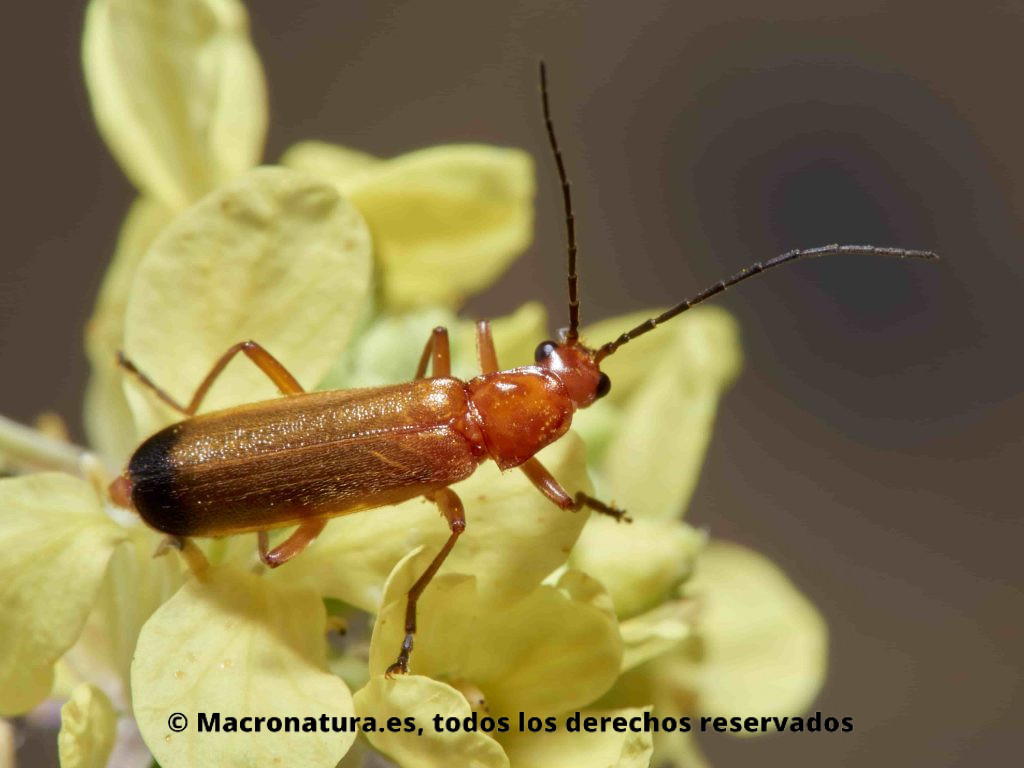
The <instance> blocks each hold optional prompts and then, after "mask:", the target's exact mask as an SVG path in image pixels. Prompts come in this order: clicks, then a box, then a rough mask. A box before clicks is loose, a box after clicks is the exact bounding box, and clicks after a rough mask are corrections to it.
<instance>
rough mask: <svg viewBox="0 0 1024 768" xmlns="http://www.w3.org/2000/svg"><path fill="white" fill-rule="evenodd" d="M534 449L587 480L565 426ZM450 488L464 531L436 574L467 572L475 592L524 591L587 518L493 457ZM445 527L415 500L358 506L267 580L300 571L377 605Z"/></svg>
mask: <svg viewBox="0 0 1024 768" xmlns="http://www.w3.org/2000/svg"><path fill="white" fill-rule="evenodd" d="M539 457H540V459H541V460H542V461H543V462H544V463H545V465H546V466H547V467H548V468H549V469H550V470H551V471H552V473H553V474H554V475H555V477H557V478H558V479H559V480H560V481H561V482H562V483H563V484H564V485H565V487H566V488H568V489H569V490H570V492H575V491H577V490H587V488H588V487H589V481H588V480H587V476H586V465H585V463H584V455H583V445H582V444H581V443H580V441H579V439H578V438H577V437H576V436H575V435H573V434H572V433H571V432H570V433H569V434H567V435H566V436H565V437H563V438H562V439H561V440H559V441H558V442H556V443H555V444H554V445H552V446H550V447H548V448H546V449H545V450H544V451H542V452H541V453H540V454H539ZM452 489H453V490H454V491H455V492H456V493H457V494H458V495H459V497H460V498H461V499H462V501H463V503H464V504H465V508H466V532H465V533H464V534H463V535H462V536H461V537H460V539H459V541H458V543H457V544H456V546H455V548H454V550H453V551H452V554H451V556H450V557H449V558H448V560H447V562H446V564H445V566H444V569H443V570H442V573H445V572H462V573H472V574H475V575H476V578H477V584H478V587H479V590H480V592H481V594H485V595H488V596H489V597H490V598H491V599H493V600H499V601H501V600H508V599H512V598H514V597H518V596H522V595H524V594H526V593H528V592H530V591H531V590H532V589H533V588H534V587H535V586H536V585H537V584H538V583H539V582H540V581H541V580H542V579H544V578H545V577H546V576H547V575H548V574H550V573H551V572H552V571H554V570H555V569H556V568H558V567H559V566H560V565H562V564H563V563H564V562H565V560H566V558H567V557H568V555H569V552H570V550H571V549H572V546H573V544H574V543H575V541H576V538H577V537H578V536H579V533H580V530H581V529H582V527H583V525H584V523H585V522H586V520H587V512H585V511H584V512H575V513H574V512H567V511H565V510H562V509H559V508H558V507H556V506H555V505H554V504H553V503H551V502H550V501H549V500H548V499H547V498H546V497H545V496H543V495H542V494H541V493H540V491H538V490H537V489H536V488H535V487H534V486H533V485H532V484H531V483H530V482H529V481H528V480H527V479H526V477H525V475H523V474H522V473H521V472H517V471H510V472H506V473H504V474H502V473H501V472H499V471H498V469H497V467H495V466H494V464H493V463H491V462H488V463H486V464H484V465H483V466H481V467H480V468H478V469H477V470H476V473H475V474H473V475H472V477H470V478H469V479H468V480H466V481H464V482H462V483H459V484H457V485H455V486H453V487H452ZM448 535H449V530H448V526H447V525H446V524H445V521H444V519H443V518H442V517H441V516H440V515H439V513H438V510H437V507H436V506H435V505H434V504H432V503H430V502H427V501H425V500H423V499H415V500H413V501H409V502H406V503H404V504H399V505H398V506H393V507H384V508H381V509H373V510H368V511H366V512H359V513H356V514H354V515H347V516H344V517H339V518H336V519H334V520H332V521H331V522H330V523H328V525H327V528H326V529H325V530H324V532H323V533H322V534H321V535H320V537H319V539H317V541H316V542H315V543H314V544H312V545H311V546H310V547H309V548H308V549H307V550H306V551H305V552H303V553H302V555H300V556H299V557H296V558H295V559H294V560H292V561H291V562H289V563H288V565H287V566H285V567H283V568H280V569H278V570H277V571H275V572H274V574H273V578H282V579H297V580H298V579H301V580H304V581H306V582H308V583H311V584H313V585H314V586H315V587H316V589H317V590H318V591H319V592H321V593H322V594H324V595H327V596H330V597H336V598H339V599H341V600H344V601H345V602H347V603H350V604H351V605H354V606H357V607H359V608H362V609H364V610H366V611H370V612H376V611H377V610H379V608H380V604H381V598H382V592H383V587H384V582H385V580H386V579H387V577H388V574H389V573H390V572H391V570H392V569H393V568H394V566H395V564H396V563H397V562H398V561H399V560H400V559H401V558H402V557H404V556H405V555H407V554H408V553H409V552H411V551H412V550H413V549H415V548H416V547H418V546H420V545H423V546H424V547H425V549H426V550H427V551H428V552H430V553H431V554H433V553H436V552H438V551H439V550H440V549H441V546H442V545H443V544H444V542H445V540H446V539H447V538H448Z"/></svg>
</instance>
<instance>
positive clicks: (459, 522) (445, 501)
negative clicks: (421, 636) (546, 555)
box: [384, 488, 466, 677]
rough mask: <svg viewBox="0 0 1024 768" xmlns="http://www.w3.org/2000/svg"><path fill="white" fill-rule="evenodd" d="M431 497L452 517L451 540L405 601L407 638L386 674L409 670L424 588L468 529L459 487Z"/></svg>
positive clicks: (445, 513) (449, 526) (428, 496)
mask: <svg viewBox="0 0 1024 768" xmlns="http://www.w3.org/2000/svg"><path fill="white" fill-rule="evenodd" d="M427 498H428V499H430V500H431V501H433V502H434V503H435V504H437V506H438V507H439V508H440V509H441V514H443V515H444V516H445V519H446V520H447V521H448V528H449V529H450V530H451V532H452V533H451V536H449V537H448V541H446V542H445V544H444V546H443V547H441V551H440V552H438V553H437V556H436V557H434V559H433V560H431V562H430V565H428V566H427V570H425V571H424V572H423V575H422V576H420V577H419V578H418V579H416V583H415V584H413V585H412V588H411V589H410V590H409V594H408V597H407V602H406V604H405V638H404V639H403V640H402V648H401V650H400V651H399V653H398V659H397V660H396V661H395V663H394V664H392V665H391V666H390V667H388V669H387V672H385V673H384V674H385V676H386V677H391V676H393V675H395V674H400V675H404V674H406V673H407V672H408V671H409V654H411V653H412V643H413V637H414V636H415V634H416V603H417V602H418V601H419V599H420V595H422V594H423V590H425V589H426V588H427V585H428V584H429V583H430V580H431V579H433V578H434V576H435V575H436V574H437V570H438V569H439V568H440V567H441V564H442V563H443V562H444V561H445V558H447V557H448V555H449V554H450V553H451V551H452V547H454V546H455V542H456V541H458V538H459V536H461V535H462V532H463V531H464V530H466V514H465V510H464V509H463V507H462V500H461V499H460V498H459V497H458V496H457V495H456V494H455V491H453V490H452V489H451V488H442V489H441V490H439V491H434V492H433V493H431V494H428V495H427Z"/></svg>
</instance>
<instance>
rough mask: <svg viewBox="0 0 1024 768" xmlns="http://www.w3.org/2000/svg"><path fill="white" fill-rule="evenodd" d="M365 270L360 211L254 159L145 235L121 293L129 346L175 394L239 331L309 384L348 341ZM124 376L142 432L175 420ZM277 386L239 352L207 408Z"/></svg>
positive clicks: (364, 297) (364, 295)
mask: <svg viewBox="0 0 1024 768" xmlns="http://www.w3.org/2000/svg"><path fill="white" fill-rule="evenodd" d="M369 280H370V242H369V234H368V232H367V229H366V225H365V223H364V222H363V220H362V217H361V216H360V215H359V213H358V212H357V211H356V210H355V209H354V208H353V207H352V206H351V205H349V204H348V203H347V202H345V201H344V200H343V199H342V198H341V197H339V196H338V193H337V192H336V191H335V190H334V188H333V187H330V186H327V185H325V184H323V183H321V182H318V181H316V180H314V179H312V178H311V177H309V176H305V175H303V174H299V173H296V172H295V171H289V170H286V169H283V168H258V169H256V170H253V171H250V172H248V173H246V174H244V175H242V176H240V177H239V178H238V179H236V180H234V181H232V182H231V183H230V184H228V185H227V186H225V187H224V188H222V189H220V190H218V191H217V192H215V193H213V194H211V195H209V196H208V197H206V198H205V199H204V200H202V201H200V202H199V203H197V204H196V205H194V206H193V207H192V208H190V209H189V210H188V211H186V212H184V213H183V214H181V215H180V216H179V217H178V218H177V219H175V220H174V221H173V222H172V223H171V224H170V225H169V226H168V227H166V228H165V229H164V230H163V232H161V234H160V235H159V237H157V239H156V240H155V241H154V242H153V245H152V246H151V247H150V249H149V250H148V251H147V252H146V254H145V256H144V257H143V259H142V262H141V263H140V264H139V267H138V270H137V272H136V276H135V282H134V284H133V286H132V291H131V296H130V297H129V300H128V308H127V312H126V324H125V350H126V352H127V354H128V356H129V357H130V358H131V359H132V360H133V361H134V362H135V363H136V364H137V365H138V366H139V368H140V369H141V370H142V371H144V372H145V373H146V374H147V375H148V376H150V378H151V379H152V380H153V381H155V382H156V383H157V384H158V385H159V386H161V387H162V388H163V389H165V390H166V391H168V392H169V393H170V394H171V395H172V396H173V397H175V398H177V400H178V401H179V402H188V401H189V399H190V398H191V397H192V394H193V393H194V392H195V390H196V388H197V387H198V386H199V384H200V382H201V381H202V380H203V378H204V377H205V376H206V374H207V373H208V372H209V371H210V369H211V367H212V366H213V364H214V362H215V361H216V360H217V359H218V358H219V357H220V356H221V355H222V354H223V353H224V352H226V351H227V349H228V348H229V347H230V346H231V345H233V344H235V343H237V342H239V341H245V340H246V339H255V340H256V341H258V342H259V343H260V344H262V345H263V346H264V347H265V348H267V350H268V351H270V353H271V354H273V355H274V356H275V357H277V358H278V359H279V360H280V361H281V362H282V363H283V364H284V366H285V367H286V368H288V370H290V371H291V372H292V374H293V375H294V376H295V377H296V379H298V380H299V382H300V383H302V384H303V385H305V386H307V387H308V388H312V387H313V386H314V385H315V384H316V383H317V382H318V381H319V380H320V378H321V377H322V376H323V375H324V374H325V373H326V372H327V370H328V369H329V368H330V366H331V365H332V364H333V362H334V361H335V360H336V359H337V357H338V356H339V354H340V352H341V350H342V349H343V348H344V347H345V345H346V343H347V341H348V338H349V335H350V333H351V332H352V330H353V328H354V327H355V324H356V322H357V321H358V320H359V318H360V315H361V314H362V312H363V311H364V309H365V307H366V304H367V301H368V293H369ZM126 381H127V382H128V400H129V403H130V404H131V407H132V410H133V412H134V414H135V417H136V423H137V424H138V427H139V430H140V432H141V433H142V434H148V433H150V432H152V431H154V430H155V429H157V428H159V427H161V426H163V425H164V424H166V423H168V422H169V421H170V420H172V419H174V418H180V416H178V415H176V414H174V413H173V412H169V409H167V408H166V406H163V405H162V404H161V403H158V402H157V401H156V399H155V398H154V397H152V394H151V393H149V392H143V391H140V390H141V387H140V385H139V384H138V382H137V381H136V380H135V379H134V377H129V378H127V379H126ZM275 395H276V389H275V387H274V385H273V384H272V383H271V382H270V380H269V379H268V378H267V377H266V376H265V375H264V374H263V373H262V372H260V371H259V370H257V369H256V367H255V366H253V365H252V364H251V363H249V362H248V361H245V363H244V364H238V363H236V364H233V365H231V366H229V367H228V369H227V370H225V372H224V375H223V376H221V377H220V378H218V380H217V383H216V385H215V386H214V387H213V388H212V389H211V390H210V393H209V396H208V397H207V399H206V401H204V403H203V409H204V410H213V409H215V408H219V407H221V408H222V407H226V406H228V405H236V404H238V403H241V402H246V401H252V400H258V399H267V398H270V397H274V396H275Z"/></svg>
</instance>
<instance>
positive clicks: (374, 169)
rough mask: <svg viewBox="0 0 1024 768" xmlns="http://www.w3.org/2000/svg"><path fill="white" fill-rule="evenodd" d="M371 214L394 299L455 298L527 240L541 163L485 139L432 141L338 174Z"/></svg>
mask: <svg viewBox="0 0 1024 768" xmlns="http://www.w3.org/2000/svg"><path fill="white" fill-rule="evenodd" d="M339 188H340V189H341V190H342V191H343V192H344V193H345V194H346V195H348V196H349V197H350V198H351V200H352V202H353V203H354V204H355V205H356V207H357V208H359V210H360V211H361V212H362V214H363V215H364V216H365V217H366V220H367V222H368V223H369V225H370V230H371V231H372V232H373V242H374V253H375V255H376V258H377V261H378V263H379V265H380V268H381V275H382V279H383V287H384V295H385V298H386V300H387V302H388V304H389V306H391V307H392V308H396V309H403V308H409V307H421V306H426V305H431V304H444V305H448V306H456V305H458V304H459V303H461V302H462V300H463V299H464V298H465V297H466V296H467V295H469V294H472V293H475V292H477V291H479V290H481V289H482V288H484V287H486V286H487V285H489V284H490V283H491V282H493V281H494V280H495V279H496V278H497V277H498V275H500V274H501V273H502V272H504V270H505V268H506V267H507V266H508V265H509V264H510V263H511V261H512V260H513V259H514V258H515V257H516V256H518V255H519V254H520V253H522V251H523V250H525V248H526V247H527V245H529V243H530V239H531V237H532V229H533V194H534V179H533V163H532V160H531V159H530V156H529V155H527V154H526V153H525V152H522V151H520V150H514V149H503V148H499V147H489V146H483V145H471V144H467V145H451V146H441V147H431V148H430V149H423V150H419V151H417V152H411V153H409V154H407V155H402V156H400V157H396V158H394V159H393V160H388V161H386V162H384V163H380V164H378V165H374V166H371V167H370V168H369V169H368V170H366V171H364V172H362V173H358V174H354V175H352V176H350V177H348V178H347V179H344V180H342V181H339Z"/></svg>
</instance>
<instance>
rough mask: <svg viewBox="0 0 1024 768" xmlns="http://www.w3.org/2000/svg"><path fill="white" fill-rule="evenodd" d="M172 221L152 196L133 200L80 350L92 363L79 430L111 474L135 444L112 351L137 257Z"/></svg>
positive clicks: (120, 341)
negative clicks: (101, 458)
mask: <svg viewBox="0 0 1024 768" xmlns="http://www.w3.org/2000/svg"><path fill="white" fill-rule="evenodd" d="M173 217H174V214H173V212H172V211H171V209H170V208H168V207H167V206H166V205H164V204H162V203H160V202H158V201H156V200H154V199H152V198H146V197H140V198H138V199H137V200H136V201H135V203H134V204H133V205H132V207H131V209H130V210H129V211H128V215H127V216H126V217H125V220H124V224H122V225H121V233H120V235H119V236H118V239H117V249H116V250H115V252H114V258H113V260H112V261H111V262H110V266H109V267H107V272H106V275H105V277H104V278H103V284H102V285H101V286H100V293H99V297H98V298H97V299H96V306H95V307H94V309H93V313H92V317H91V318H90V319H89V324H88V325H87V326H86V329H85V348H86V352H88V355H89V362H90V363H91V365H92V372H91V374H90V377H89V383H88V386H87V388H86V391H85V409H84V413H83V418H84V421H85V430H86V433H87V434H88V436H89V443H90V445H92V446H93V447H94V448H96V449H97V450H99V452H100V454H101V455H102V456H103V458H104V459H105V460H106V463H107V465H108V467H109V468H110V470H111V471H113V472H119V471H120V470H121V469H122V468H123V467H124V464H125V463H126V461H127V460H128V457H129V456H130V455H131V452H132V451H133V450H135V448H136V446H137V445H138V440H137V439H136V434H135V426H134V424H133V423H132V414H131V410H130V409H129V408H128V401H127V400H126V399H125V395H124V386H123V381H124V375H125V374H124V371H123V370H121V369H120V368H119V367H118V366H117V352H118V350H121V349H123V348H124V316H125V308H126V307H127V306H128V297H129V296H130V295H131V287H132V281H133V280H134V278H135V270H136V268H137V267H138V265H139V261H140V260H141V259H142V254H144V253H145V252H146V249H147V248H149V246H150V244H151V243H152V242H153V239H154V238H155V237H156V236H157V234H158V233H159V232H160V230H161V229H163V228H164V227H165V226H166V225H167V224H168V223H169V222H170V220H171V219H172V218H173Z"/></svg>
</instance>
